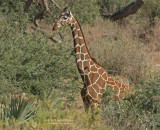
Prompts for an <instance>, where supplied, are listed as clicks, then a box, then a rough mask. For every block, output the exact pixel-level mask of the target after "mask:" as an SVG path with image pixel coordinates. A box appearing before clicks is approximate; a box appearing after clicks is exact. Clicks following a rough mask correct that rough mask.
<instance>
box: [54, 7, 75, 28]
mask: <svg viewBox="0 0 160 130" xmlns="http://www.w3.org/2000/svg"><path fill="white" fill-rule="evenodd" d="M72 18H73V16H72V13H71V11H68V9H67V8H64V9H63V11H62V12H61V15H60V17H59V19H58V20H57V21H56V23H55V24H54V26H53V31H55V30H57V29H58V28H60V27H62V26H65V25H67V24H71V23H72Z"/></svg>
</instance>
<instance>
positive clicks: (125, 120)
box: [102, 73, 160, 130]
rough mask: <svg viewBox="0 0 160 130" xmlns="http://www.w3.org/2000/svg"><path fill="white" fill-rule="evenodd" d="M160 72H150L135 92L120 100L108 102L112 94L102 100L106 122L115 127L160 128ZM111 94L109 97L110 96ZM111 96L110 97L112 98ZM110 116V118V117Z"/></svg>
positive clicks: (129, 128) (130, 129)
mask: <svg viewBox="0 0 160 130" xmlns="http://www.w3.org/2000/svg"><path fill="white" fill-rule="evenodd" d="M159 95H160V74H159V73H155V74H153V73H152V74H150V75H149V76H148V77H146V80H143V81H140V82H139V84H138V88H137V90H135V94H133V95H129V96H126V98H125V99H123V100H120V101H117V102H115V101H112V100H110V101H109V102H107V103H106V100H108V99H109V97H111V98H112V95H111V94H108V93H106V94H105V95H104V98H103V101H102V108H103V112H102V116H103V118H104V120H106V124H108V125H111V126H113V127H114V128H115V129H118V128H119V129H128V130H132V129H158V127H159V126H160V118H159V117H160V103H159V100H158V99H159ZM108 96H109V97H108ZM111 98H110V99H111ZM108 117H110V118H108Z"/></svg>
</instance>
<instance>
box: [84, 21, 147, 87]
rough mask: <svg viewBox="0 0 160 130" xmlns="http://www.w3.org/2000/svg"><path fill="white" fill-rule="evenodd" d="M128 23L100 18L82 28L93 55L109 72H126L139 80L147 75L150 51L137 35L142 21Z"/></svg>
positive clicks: (135, 80) (134, 80)
mask: <svg viewBox="0 0 160 130" xmlns="http://www.w3.org/2000/svg"><path fill="white" fill-rule="evenodd" d="M128 24H129V25H132V24H130V23H128ZM128 24H127V26H123V25H121V26H120V25H119V24H117V23H112V22H110V21H103V20H102V19H97V20H96V21H95V22H94V24H93V25H91V26H89V25H86V26H84V27H83V29H84V34H85V37H86V41H87V42H88V47H89V50H90V52H91V55H92V56H93V57H94V58H95V59H97V60H98V61H99V62H100V63H101V64H102V65H103V66H104V68H105V69H106V70H107V71H108V72H113V73H114V74H115V73H118V74H121V75H123V76H126V77H128V78H129V79H130V80H132V81H133V82H134V83H135V84H136V83H137V80H138V79H139V78H143V77H144V76H145V73H146V70H147V65H148V63H149V62H148V59H146V57H147V55H148V53H147V51H146V47H145V44H144V43H143V42H142V40H141V39H139V37H138V36H139V34H140V30H138V26H139V25H137V24H135V25H132V26H129V25H128ZM113 73H112V74H113Z"/></svg>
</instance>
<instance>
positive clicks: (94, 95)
mask: <svg viewBox="0 0 160 130" xmlns="http://www.w3.org/2000/svg"><path fill="white" fill-rule="evenodd" d="M65 25H70V27H71V30H72V35H73V40H74V48H75V56H76V63H77V68H78V70H79V73H80V75H81V77H82V80H83V83H84V87H83V89H82V90H81V96H82V99H83V102H84V105H85V108H86V110H87V109H88V107H89V106H90V105H91V107H92V108H96V107H97V106H98V103H99V102H100V101H101V98H102V94H103V93H104V91H105V90H106V89H107V87H111V88H112V89H113V90H115V91H116V93H115V95H114V99H115V100H119V99H121V98H123V97H124V96H125V95H126V94H128V93H133V90H132V89H131V87H130V86H129V85H127V84H125V83H121V82H119V81H116V80H114V79H113V78H111V77H109V76H108V74H107V73H106V71H105V70H104V68H103V67H102V66H101V65H100V64H99V63H97V62H96V61H95V59H94V58H92V57H91V55H90V53H89V51H88V48H87V46H86V42H85V39H84V36H83V33H82V29H81V26H80V24H79V22H78V21H77V19H76V18H75V17H74V16H73V15H72V13H71V12H69V11H68V10H67V8H65V9H64V10H63V11H62V13H61V15H60V18H59V20H58V21H57V22H56V23H55V24H54V26H53V30H57V29H58V28H60V27H62V26H65Z"/></svg>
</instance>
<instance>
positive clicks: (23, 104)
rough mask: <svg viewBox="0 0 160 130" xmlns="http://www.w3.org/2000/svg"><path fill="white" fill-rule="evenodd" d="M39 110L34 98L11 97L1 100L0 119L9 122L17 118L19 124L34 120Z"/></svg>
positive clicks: (23, 96)
mask: <svg viewBox="0 0 160 130" xmlns="http://www.w3.org/2000/svg"><path fill="white" fill-rule="evenodd" d="M36 109H37V103H36V101H35V100H34V99H33V98H26V96H25V94H23V95H22V96H18V95H11V96H9V97H1V98H0V119H2V120H9V119H11V118H15V119H16V120H17V121H18V123H19V124H22V123H23V122H25V121H27V120H29V119H31V118H33V117H34V116H35V113H36Z"/></svg>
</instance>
